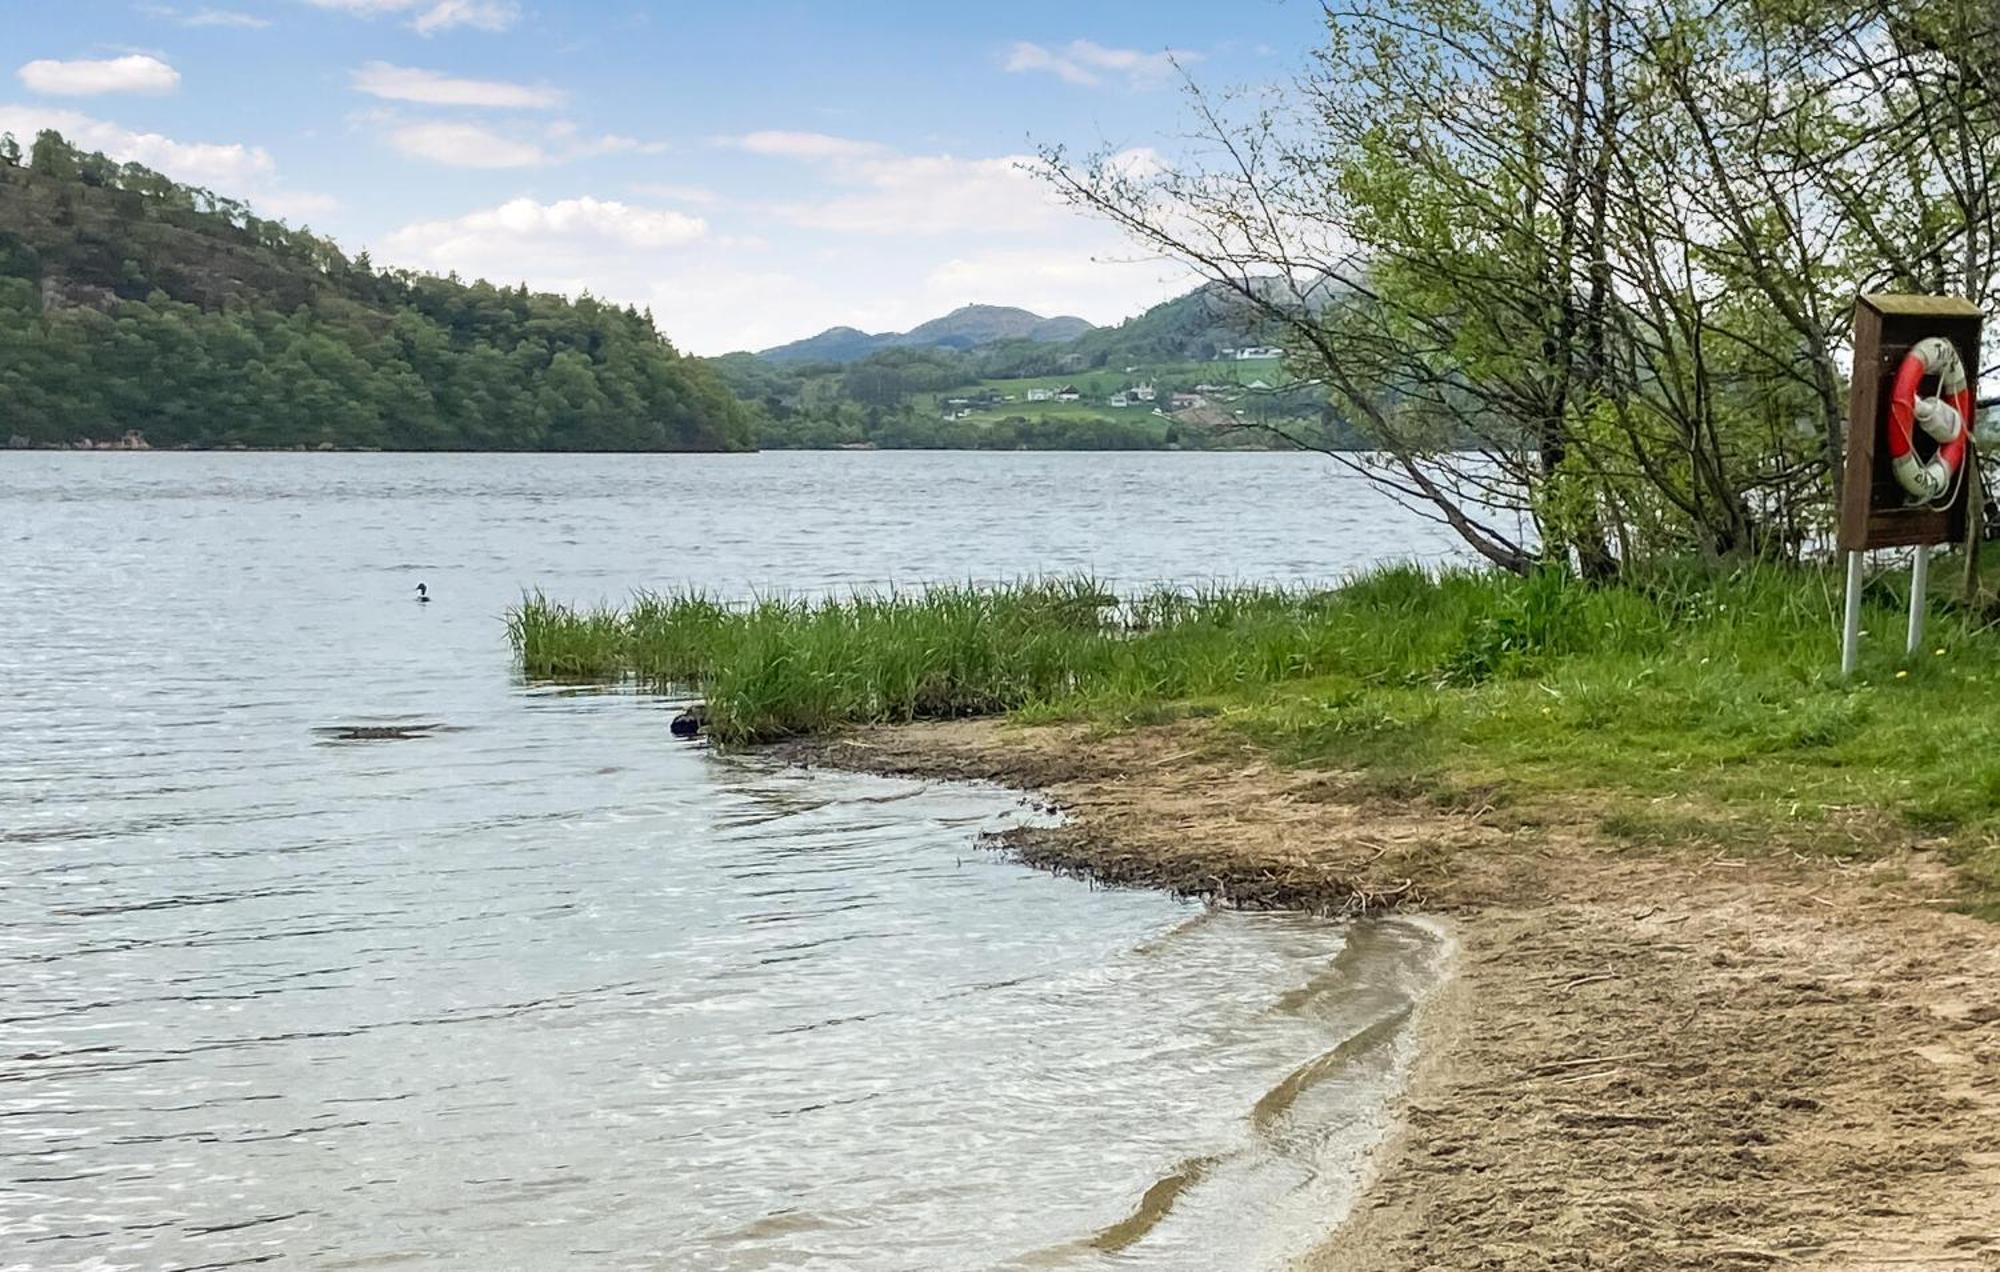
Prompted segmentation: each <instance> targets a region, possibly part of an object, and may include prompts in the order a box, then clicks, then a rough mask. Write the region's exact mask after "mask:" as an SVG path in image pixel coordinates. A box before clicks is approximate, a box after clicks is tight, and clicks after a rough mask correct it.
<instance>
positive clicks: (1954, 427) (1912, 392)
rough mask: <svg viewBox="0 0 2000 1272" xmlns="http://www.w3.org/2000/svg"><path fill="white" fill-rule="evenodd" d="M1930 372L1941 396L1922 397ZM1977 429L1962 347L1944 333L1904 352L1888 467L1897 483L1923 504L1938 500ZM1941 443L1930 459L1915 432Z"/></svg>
mask: <svg viewBox="0 0 2000 1272" xmlns="http://www.w3.org/2000/svg"><path fill="white" fill-rule="evenodd" d="M1929 376H1936V377H1937V382H1938V384H1937V396H1935V397H1919V396H1917V390H1918V388H1919V387H1921V386H1922V384H1923V382H1924V380H1925V379H1926V378H1927V377H1929ZM1971 428H1972V386H1971V384H1969V383H1968V382H1967V380H1966V376H1965V364H1964V363H1963V362H1961V361H1960V360H1959V356H1958V347H1957V346H1956V345H1954V344H1952V342H1951V341H1949V340H1947V339H1945V338H1944V337H1943V336H1926V337H1924V338H1923V339H1922V340H1919V341H1917V343H1916V344H1915V345H1914V346H1913V347H1912V348H1911V349H1910V351H1909V352H1908V353H1906V354H1904V355H1903V363H1902V365H1901V366H1899V367H1897V368H1896V383H1895V386H1894V388H1892V389H1891V390H1890V393H1889V467H1890V469H1891V470H1892V471H1893V472H1894V473H1895V474H1896V484H1898V485H1900V486H1901V487H1902V488H1903V489H1904V490H1906V491H1908V492H1909V493H1910V497H1911V498H1912V499H1914V500H1916V501H1917V502H1919V503H1935V502H1937V501H1938V500H1939V499H1942V498H1944V497H1945V496H1946V494H1947V493H1948V492H1950V491H1951V489H1952V487H1953V484H1954V482H1955V481H1956V480H1957V477H1958V472H1959V469H1960V468H1962V467H1963V466H1964V464H1965V453H1966V448H1967V445H1968V440H1967V439H1968V436H1969V434H1970V431H1971ZM1918 429H1922V430H1923V431H1924V433H1925V435H1926V436H1928V437H1929V438H1930V439H1931V440H1932V441H1933V442H1935V443H1937V446H1936V448H1935V449H1934V450H1933V451H1932V453H1931V457H1930V458H1929V459H1924V458H1922V457H1921V456H1919V455H1918V454H1917V439H1916V431H1917V430H1918Z"/></svg>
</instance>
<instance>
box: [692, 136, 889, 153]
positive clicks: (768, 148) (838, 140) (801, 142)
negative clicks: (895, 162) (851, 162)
mask: <svg viewBox="0 0 2000 1272" xmlns="http://www.w3.org/2000/svg"><path fill="white" fill-rule="evenodd" d="M725 142H726V144H730V145H734V146H736V147H737V148H738V149H740V150H747V151H749V152H750V153H751V154H753V155H770V156H772V157H774V158H779V159H859V158H863V157H866V156H868V155H879V154H883V153H886V152H887V150H888V148H887V147H886V146H882V145H878V144H877V143H875V142H872V141H856V140H854V139H853V138H850V137H834V136H829V135H828V134H826V133H816V132H782V131H768V132H753V133H748V134H746V135H744V136H741V137H734V138H726V139H725Z"/></svg>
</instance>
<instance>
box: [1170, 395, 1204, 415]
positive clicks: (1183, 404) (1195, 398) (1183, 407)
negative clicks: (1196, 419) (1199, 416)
mask: <svg viewBox="0 0 2000 1272" xmlns="http://www.w3.org/2000/svg"><path fill="white" fill-rule="evenodd" d="M1207 405H1208V399H1207V398H1205V397H1203V396H1202V395H1201V394H1199V393H1175V394H1171V395H1169V396H1168V398H1167V406H1168V408H1169V409H1171V410H1175V411H1192V410H1195V409H1196V408H1198V407H1203V406H1207Z"/></svg>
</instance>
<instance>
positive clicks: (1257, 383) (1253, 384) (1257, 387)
mask: <svg viewBox="0 0 2000 1272" xmlns="http://www.w3.org/2000/svg"><path fill="white" fill-rule="evenodd" d="M1243 387H1244V388H1246V389H1248V390H1250V391H1251V392H1252V393H1268V392H1269V391H1270V389H1271V386H1270V385H1268V384H1266V383H1264V382H1263V381H1262V380H1252V381H1250V383H1248V384H1246V385H1244V386H1243Z"/></svg>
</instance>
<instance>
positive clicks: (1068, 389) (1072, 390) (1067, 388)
mask: <svg viewBox="0 0 2000 1272" xmlns="http://www.w3.org/2000/svg"><path fill="white" fill-rule="evenodd" d="M1056 401H1058V402H1081V401H1083V394H1081V393H1079V392H1077V391H1076V386H1075V385H1074V384H1065V385H1063V386H1062V387H1061V388H1060V389H1057V390H1056Z"/></svg>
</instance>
